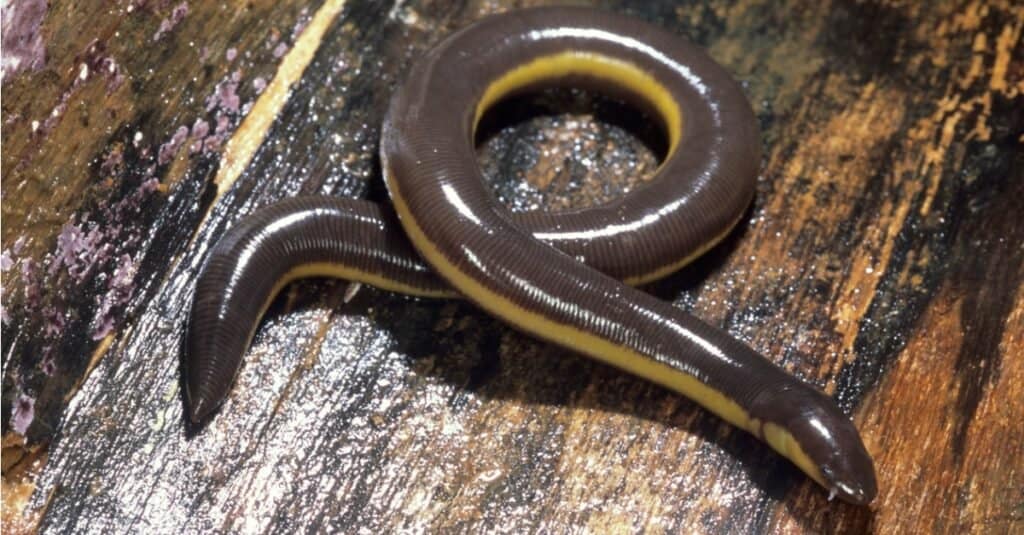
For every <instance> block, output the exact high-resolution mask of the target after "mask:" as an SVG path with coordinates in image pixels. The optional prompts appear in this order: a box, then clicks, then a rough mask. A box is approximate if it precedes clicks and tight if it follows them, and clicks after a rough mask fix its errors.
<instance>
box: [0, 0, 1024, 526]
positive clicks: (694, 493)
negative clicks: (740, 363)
mask: <svg viewBox="0 0 1024 535" xmlns="http://www.w3.org/2000/svg"><path fill="white" fill-rule="evenodd" d="M535 3H545V2H497V1H488V0H474V1H470V2H458V1H452V0H418V1H408V2H406V1H403V2H398V3H396V4H395V3H389V2H374V1H369V0H347V1H342V0H330V1H325V2H315V3H279V2H268V1H262V0H259V1H251V2H248V3H246V4H238V5H234V4H230V5H229V4H224V5H221V4H214V3H206V2H203V3H200V2H187V1H181V2H175V1H155V2H145V1H132V2H117V3H112V2H97V1H89V2H75V3H72V2H62V1H54V2H49V3H47V2H21V3H18V4H17V5H12V6H10V7H7V8H5V12H4V37H3V39H4V43H3V47H4V77H3V96H4V99H3V102H2V109H3V112H2V113H3V115H2V133H3V152H2V173H3V176H2V186H3V191H2V196H3V229H2V231H0V237H2V246H3V257H2V259H0V260H2V269H3V292H4V293H3V306H4V309H3V312H4V318H3V331H2V335H3V341H2V349H3V395H2V424H3V446H4V448H3V522H4V529H5V531H7V530H11V531H14V532H34V531H43V532H65V531H76V532H77V531H83V532H101V531H116V532H135V531H144V532H181V531H184V532H205V531H223V532H253V531H270V530H275V531H277V530H282V529H283V530H295V529H303V530H310V531H317V530H328V529H333V530H336V531H343V532H358V531H366V532H378V531H415V532H422V531H431V532H433V531H456V532H462V531H481V530H487V531H511V532H521V531H553V532H575V531H584V532H634V531H650V532H654V533H663V532H679V531H685V532H694V531H696V532H707V533H734V532H758V533H773V532H786V533H803V532H806V533H820V532H841V533H863V532H872V531H877V532H882V533H893V532H899V533H903V532H914V533H917V532H928V533H962V532H974V533H1012V532H1019V531H1021V530H1024V426H1021V425H1020V420H1021V418H1022V417H1024V390H1022V386H1021V385H1024V359H1022V358H1021V355H1024V290H1022V285H1021V281H1022V279H1024V218H1022V216H1021V214H1022V213H1024V171H1022V170H1024V150H1022V148H1024V96H1022V94H1024V53H1022V47H1021V34H1022V31H1024V8H1022V7H1020V6H1019V5H1016V4H1015V3H1014V2H1011V1H1010V0H967V1H964V2H929V3H924V2H920V3H918V2H893V1H882V0H878V1H874V2H864V1H853V0H827V1H823V2H805V1H798V0H786V1H782V2H769V1H766V0H734V1H710V2H683V3H679V2H660V1H656V2H644V3H642V4H641V3H631V2H621V3H619V2H598V3H597V4H599V5H601V6H602V7H605V8H607V9H611V10H615V11H620V12H624V13H628V14H631V15H633V16H638V17H641V18H644V19H647V20H650V21H652V22H654V23H656V24H659V25H661V26H663V27H666V28H670V29H672V30H673V31H675V32H677V33H679V34H680V35H682V36H684V37H686V38H689V39H691V40H693V41H695V42H697V43H699V44H701V45H702V46H705V47H707V49H708V50H709V51H710V53H711V55H712V56H714V57H715V58H716V59H717V60H718V61H720V62H721V63H722V64H723V65H725V66H726V67H727V68H728V69H729V70H730V71H731V72H733V73H734V74H735V75H736V77H737V78H738V79H740V80H741V81H742V82H743V83H744V86H745V88H746V90H747V92H748V95H749V97H750V99H751V102H752V103H753V104H754V107H755V110H756V111H757V114H758V117H759V120H760V122H761V125H762V129H763V134H764V135H763V137H764V144H765V155H766V156H765V160H764V164H763V166H762V176H761V180H760V181H759V191H758V195H757V199H756V201H755V204H754V206H753V207H752V208H751V210H750V212H749V214H748V217H747V218H746V220H745V222H744V223H743V224H741V226H740V228H739V229H738V230H737V231H736V232H735V233H734V234H733V235H732V236H730V238H729V239H728V240H726V242H725V243H724V244H723V245H721V246H719V247H717V248H716V249H715V250H713V251H712V252H711V253H709V254H708V255H706V257H704V258H702V259H701V260H699V261H698V262H697V263H695V264H694V265H692V266H690V267H687V268H686V269H684V270H683V271H682V272H680V273H679V274H677V275H674V276H672V277H670V278H669V279H668V280H665V281H662V282H659V283H657V284H655V285H652V286H651V287H650V288H649V290H650V291H651V292H652V293H654V294H656V295H659V296H661V297H663V298H665V299H669V300H673V301H674V302H676V303H677V304H678V306H680V307H683V308H685V309H687V310H690V311H692V312H693V313H695V314H697V315H698V316H700V317H702V318H704V319H705V320H707V321H709V322H711V323H713V324H716V325H720V326H722V327H724V328H726V329H728V330H729V331H730V332H732V333H734V334H735V335H736V336H738V337H740V338H742V339H744V340H746V341H748V342H749V343H750V344H752V345H753V346H754V347H755V348H757V349H759V350H761V351H762V352H764V353H765V354H766V355H769V356H770V358H772V359H774V360H775V361H777V362H779V363H780V364H782V365H783V366H785V367H786V368H787V369H788V370H790V371H791V372H792V373H794V374H795V375H798V376H800V377H802V378H804V379H805V380H807V381H810V382H812V383H814V384H816V385H818V386H820V387H822V388H823V389H825V390H826V391H827V392H828V393H829V394H831V395H833V396H834V397H835V398H836V399H837V400H838V401H839V403H840V405H841V406H842V407H843V408H844V410H847V411H849V413H850V414H851V415H852V417H853V418H854V421H855V422H856V423H857V425H858V427H859V428H860V429H861V430H862V433H863V436H864V438H865V441H866V444H867V447H868V449H869V451H870V452H871V453H872V455H873V456H874V457H875V460H876V464H877V467H878V472H879V483H880V495H879V498H878V499H877V500H876V501H875V503H874V504H873V505H872V506H871V507H869V508H857V507H852V506H848V505H845V504H841V503H837V502H829V501H827V499H826V495H825V494H824V493H823V492H821V490H820V489H819V488H817V487H816V486H815V485H814V484H813V483H812V482H810V481H808V480H807V479H806V478H805V477H803V476H802V475H801V474H800V473H799V472H798V471H797V470H796V469H795V468H793V467H792V466H790V465H789V464H788V463H787V462H786V461H783V460H781V459H780V458H779V457H778V456H776V455H775V454H773V453H772V452H771V451H770V450H768V449H767V448H766V447H764V446H763V445H761V444H760V443H759V442H757V441H756V440H755V439H753V438H752V437H749V436H747V435H745V434H743V433H741V432H739V431H736V430H734V429H732V428H730V427H729V426H727V425H725V424H724V423H722V422H721V421H719V420H717V419H716V418H714V417H712V416H710V415H709V414H707V413H705V412H704V411H702V410H700V409H699V408H698V407H697V406H695V405H694V404H693V403H690V402H689V401H687V400H685V399H681V398H679V397H678V396H675V395H673V394H671V393H668V392H666V391H664V390H661V389H659V388H658V387H655V386H652V385H649V384H647V383H645V382H643V381H640V380H638V379H634V378H632V377H629V376H625V375H623V374H621V373H619V372H617V371H615V370H613V369H610V368H607V367H604V366H601V365H599V364H595V363H593V362H591V361H589V360H586V359H584V358H581V357H578V356H575V355H573V354H570V353H568V352H565V351H562V350H558V349H555V348H552V347H549V346H546V345H544V344H542V343H539V342H537V341H534V340H532V339H530V338H528V337H525V336H523V335H521V334H519V333H517V332H515V331H513V330H511V329H509V328H507V327H505V326H503V325H502V324H500V323H499V322H497V321H496V320H493V319H491V318H489V317H487V316H485V315H484V314H482V313H481V312H479V311H477V310H476V309H474V308H473V307H472V306H470V305H468V304H465V303H451V302H442V301H417V300H412V299H408V298H404V297H401V296H393V295H389V294H386V293H384V292H378V291H375V290H373V289H365V290H363V291H361V293H360V294H359V295H358V296H357V298H356V299H355V300H354V301H352V302H350V303H344V302H343V295H344V290H345V283H344V282H342V281H307V282H301V283H298V284H295V285H292V286H291V287H290V288H289V289H288V290H286V292H285V294H284V295H283V296H282V297H281V298H280V299H278V300H277V302H276V303H275V305H274V307H273V308H272V310H271V312H270V313H269V314H268V317H267V319H266V320H265V322H264V324H263V326H262V327H261V329H260V332H259V334H258V336H257V339H256V341H255V343H254V346H253V348H252V350H251V352H250V354H249V355H248V357H247V359H246V363H245V366H244V368H243V370H242V373H241V375H240V377H239V379H238V382H237V383H236V387H235V389H234V391H233V393H232V396H231V398H230V399H229V400H228V402H227V404H226V405H225V407H224V409H223V410H222V411H221V413H220V414H219V415H218V416H217V417H216V418H215V420H214V421H213V422H212V423H211V424H210V425H209V426H207V427H206V428H205V429H201V430H194V429H188V428H187V427H186V426H185V424H184V421H183V417H182V409H183V404H182V399H181V388H180V369H179V368H180V345H181V337H182V333H183V325H184V322H185V319H186V311H187V304H188V302H189V299H190V298H191V293H192V288H193V285H194V277H195V275H196V271H197V269H198V267H199V266H200V265H201V263H202V261H203V259H204V257H205V254H206V252H207V251H208V249H209V247H210V246H211V245H212V243H214V242H215V240H216V239H217V237H218V236H220V235H221V234H222V233H223V232H224V230H225V229H226V228H227V227H229V226H230V225H231V224H232V223H233V222H234V221H237V220H238V219H239V218H240V217H243V216H244V215H245V214H246V213H249V212H251V211H252V210H253V209H254V208H255V207H257V206H262V205H265V204H267V203H270V202H273V201H274V200H276V199H280V198H284V197H287V196H290V195H294V194H296V193H299V192H303V193H314V192H320V193H330V194H334V195H341V196H350V197H369V198H373V199H379V200H385V194H384V192H383V188H382V186H381V184H380V178H379V165H378V161H377V156H376V149H377V138H378V134H379V123H380V120H381V117H382V115H383V110H384V106H385V105H386V103H387V100H388V96H389V95H390V92H391V89H392V88H393V87H394V85H395V84H396V83H398V82H399V81H400V80H401V78H402V75H403V73H404V72H406V70H407V69H408V68H409V65H410V64H411V63H412V62H413V61H415V59H416V58H417V57H418V56H419V55H421V54H422V53H423V51H425V50H426V49H428V48H429V47H430V46H431V45H432V44H433V43H434V42H436V41H437V40H438V39H440V38H441V37H443V36H444V35H445V34H447V33H448V32H450V31H452V30H454V29H456V28H458V27H461V26H463V25H465V24H468V23H469V22H471V21H473V20H476V19H477V18H479V17H481V16H484V15H486V14H488V13H493V12H496V11H503V10H507V9H512V8H515V7H520V6H523V5H532V4H535ZM496 117H497V118H498V121H497V124H495V125H494V128H493V129H491V135H489V136H487V137H486V139H484V140H482V142H481V145H480V149H479V153H480V161H481V165H482V166H483V167H484V169H485V171H486V172H487V173H488V175H489V179H490V180H491V182H492V183H493V185H494V188H495V191H496V193H497V195H498V196H499V198H501V199H502V201H503V202H506V203H507V204H509V205H510V206H511V207H513V209H530V208H534V207H544V208H547V209H564V208H567V207H572V206H585V205H588V204H593V203H596V202H601V201H602V200H605V199H608V198H611V197H614V196H615V195H618V194H621V192H623V191H625V190H628V189H629V188H633V187H637V186H638V185H639V184H640V183H641V182H642V181H643V180H644V178H645V176H648V174H649V172H650V170H651V169H653V168H654V166H656V161H657V152H658V144H657V140H656V139H654V140H653V141H652V139H651V136H650V135H649V134H650V132H649V131H648V129H646V127H645V121H644V120H643V118H642V117H637V116H635V115H631V114H630V112H629V111H628V110H623V109H621V108H619V107H616V106H615V105H614V104H613V103H608V102H606V101H603V100H601V99H600V98H596V97H594V96H592V95H586V94H583V95H580V94H575V93H567V92H562V93H554V94H546V95H541V96H539V97H534V98H532V99H526V100H525V101H522V102H513V103H510V104H507V105H506V106H505V107H504V108H503V109H502V110H501V112H500V113H499V114H497V116H496ZM654 137H655V138H656V136H654Z"/></svg>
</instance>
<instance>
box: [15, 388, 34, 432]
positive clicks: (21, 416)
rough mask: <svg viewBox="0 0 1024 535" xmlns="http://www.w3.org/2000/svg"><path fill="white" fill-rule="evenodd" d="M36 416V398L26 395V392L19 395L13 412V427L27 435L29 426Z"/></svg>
mask: <svg viewBox="0 0 1024 535" xmlns="http://www.w3.org/2000/svg"><path fill="white" fill-rule="evenodd" d="M35 417H36V400H35V398H32V397H29V396H26V395H25V394H24V393H22V394H19V395H18V399H17V400H15V402H14V409H13V411H12V413H11V429H13V430H14V432H15V433H18V434H19V435H22V436H25V431H28V426H29V425H31V424H32V420H34V419H35Z"/></svg>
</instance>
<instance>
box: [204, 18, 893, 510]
mask: <svg viewBox="0 0 1024 535" xmlns="http://www.w3.org/2000/svg"><path fill="white" fill-rule="evenodd" d="M549 86H572V87H581V86H582V87H588V88H593V89H596V90H598V91H600V92H602V93H606V94H610V95H612V96H615V97H618V98H622V99H624V100H626V101H628V102H630V103H632V104H633V105H635V106H636V107H638V108H641V109H644V110H649V111H651V112H652V113H653V115H654V116H655V117H657V118H658V119H659V120H660V121H661V122H662V125H663V127H664V130H665V132H666V136H667V138H668V146H669V149H668V153H667V155H666V157H665V160H664V162H663V163H662V165H661V166H660V167H659V169H658V171H657V175H656V176H655V177H654V179H653V180H652V182H651V184H650V185H648V186H646V187H644V188H640V189H638V190H637V191H635V192H632V193H630V194H629V195H627V196H625V197H623V198H621V199H619V200H617V201H615V202H612V203H608V204H605V205H602V206H599V207H596V208H591V209H587V210H579V211H573V212H567V213H557V214H545V213H530V214H518V215H515V216H513V215H511V214H509V213H507V212H506V211H505V210H504V209H503V208H502V207H501V206H499V205H497V204H496V203H495V201H494V199H493V196H492V194H491V193H490V192H489V191H488V190H487V188H486V187H485V186H484V184H483V181H482V177H481V175H480V170H479V167H478V164H477V161H476V156H475V152H474V148H473V139H474V134H475V129H476V125H477V123H478V121H479V119H480V117H481V115H482V114H483V113H484V111H486V109H487V108H488V107H489V106H491V105H492V104H494V103H496V102H497V101H498V100H500V99H502V98H505V97H507V96H509V95H512V94H515V93H518V92H522V91H529V90H533V89H537V88H543V87H549ZM759 148H760V139H759V134H758V129H757V125H756V121H755V118H754V116H753V113H752V111H751V110H750V106H749V104H748V103H747V102H746V100H745V98H744V96H743V94H742V91H741V90H740V88H739V87H738V85H737V84H736V83H735V82H734V81H733V80H732V79H731V78H730V77H729V75H728V74H727V73H726V72H725V71H724V70H723V69H722V68H721V67H720V66H718V65H717V64H716V63H714V61H712V60H711V59H710V58H708V57H707V56H706V55H705V54H704V53H703V52H702V51H700V50H699V49H697V48H695V47H693V46H691V45H689V44H688V43H685V42H683V41H680V40H679V39H678V38H676V37H675V36H673V35H671V34H669V33H667V32H665V31H663V30H660V29H658V28H655V27H652V26H649V25H647V24H644V23H642V22H639V21H635V20H632V19H628V18H621V17H617V16H614V15H611V14H607V13H603V12H599V11H594V10H588V9H575V8H544V9H534V10H524V11H518V12H512V13H508V14H505V15H500V16H496V17H491V18H487V19H484V20H482V21H480V22H478V23H476V24H474V25H473V26H470V27H469V28H466V29H464V30H461V31H459V32H457V33H455V34H453V35H452V36H450V37H448V38H447V39H446V40H444V41H443V42H442V43H441V44H440V45H438V46H437V47H436V48H434V49H433V50H432V51H431V52H429V53H428V54H427V55H426V56H425V57H423V58H422V59H421V60H420V61H418V62H417V64H416V66H415V67H414V68H413V70H412V71H411V72H410V74H409V76H408V78H407V79H406V81H405V82H404V84H403V85H402V87H401V88H399V90H398V91H397V93H396V94H395V95H394V97H393V98H392V101H391V106H390V108H389V110H388V114H387V117H386V120H385V123H384V128H383V133H382V140H381V161H382V166H383V171H384V176H385V181H386V183H387V187H388V191H389V193H390V194H391V198H392V202H393V206H394V213H392V212H391V211H390V210H389V209H387V208H383V207H380V206H376V205H373V204H371V203H366V202H361V201H351V200H340V199H330V198H299V199H292V200H288V201H284V202H282V203H279V204H277V205H274V206H272V207H269V208H267V209H265V210H261V211H259V212H257V213H256V214H254V215H253V216H252V217H251V218H249V219H246V220H245V221H243V222H242V223H240V224H239V226H238V227H236V228H234V229H232V230H231V231H230V232H229V233H228V235H226V236H225V238H224V239H222V241H221V242H220V243H219V244H218V245H217V247H216V249H215V250H214V252H213V253H212V255H211V258H210V260H209V261H208V264H207V266H206V268H205V270H204V272H203V274H202V275H201V277H200V280H199V283H198V287H197V290H196V298H195V303H194V306H193V311H192V317H191V320H190V329H189V342H188V343H189V348H188V351H189V355H188V361H187V364H188V374H189V377H188V387H189V392H188V396H189V400H190V409H191V413H192V414H191V416H192V419H193V420H195V421H199V420H202V419H203V418H204V417H206V416H207V415H208V414H209V413H210V411H212V410H213V409H214V408H215V407H216V406H217V405H218V404H219V403H220V402H221V401H222V400H223V398H224V396H225V395H226V393H227V392H228V390H229V388H230V386H231V382H232V381H233V378H234V376H235V374H236V373H237V370H238V368H239V365H240V362H241V357H242V354H244V352H245V350H246V348H247V346H248V344H249V341H250V339H251V337H252V334H253V332H254V329H255V327H256V325H257V323H258V319H259V317H260V316H261V315H262V312H263V310H265V308H266V305H267V304H268V303H269V300H270V298H271V297H272V296H273V294H274V293H276V291H277V290H279V289H280V287H281V286H282V285H284V284H285V283H287V281H289V280H291V279H294V278H297V277H301V276H310V275H332V276H339V277H344V278H347V279H351V280H357V281H361V282H367V283H370V284H374V285H377V286H380V287H383V288H385V289H390V290H395V291H400V292H405V293H411V294H416V295H424V296H451V295H461V296H464V297H465V298H467V299H469V300H471V301H473V302H474V303H476V304H477V305H479V306H480V307H481V308H482V309H484V310H486V311H487V312H489V313H491V314H493V315H495V316H497V317H499V318H502V319H503V320H505V321H506V322H508V323H510V324H512V325H514V326H516V327H518V328H520V329H522V330H524V331H526V332H528V333H530V334H532V335H534V336H536V337H538V338H541V339H545V340H548V341H551V342H553V343H556V344H559V345H561V346H564V347H567V348H570V349H572V350H574V351H579V352H581V353H583V354H586V355H588V356H591V357H593V358H595V359H597V360H600V361H602V362H606V363H608V364H611V365H613V366H616V367H619V368H621V369H624V370H626V371H629V372H631V373H634V374H637V375H639V376H641V377H644V378H646V379H649V380H651V381H653V382H656V383H659V384H661V385H664V386H665V387H667V388H669V389H672V390H674V391H677V392H679V393H681V394H683V395H686V396H687V397H690V398H691V399H693V400H695V401H697V402H698V403H700V404H701V405H703V406H705V407H706V408H708V409H709V410H711V411H713V412H715V413H716V414H718V415H719V416H721V417H722V418H724V419H725V420H727V421H729V422H730V423H732V424H734V425H736V426H738V427H740V428H742V429H745V430H747V431H749V432H751V433H753V434H754V435H756V436H758V437H759V438H761V439H763V440H764V441H765V442H767V443H768V444H769V445H771V446H772V447H773V448H774V449H776V450H777V451H779V452H780V453H781V454H783V455H784V456H786V457H787V458H789V459H790V460H792V461H793V462H794V463H795V464H796V465H797V466H798V467H800V468H801V469H802V470H803V471H804V472H806V473H807V474H808V475H809V476H810V477H811V478H813V479H814V480H815V481H817V482H818V483H820V484H822V485H823V486H825V487H826V488H828V489H829V490H830V492H832V493H835V494H837V495H838V496H840V497H841V498H843V499H845V500H847V501H850V502H853V503H867V502H868V501H870V500H871V499H872V498H873V497H874V494H875V476H874V468H873V465H872V462H871V459H870V457H869V456H868V454H867V452H866V451H865V449H864V446H863V444H862V442H861V440H860V437H859V436H858V434H857V431H856V429H855V428H854V427H853V425H852V424H851V423H850V421H849V420H848V419H847V418H846V416H845V415H843V414H842V413H841V411H839V409H838V408H837V407H836V406H835V404H834V403H833V402H832V401H831V400H830V399H829V398H827V397H825V396H824V395H822V394H821V393H820V392H818V391H817V390H815V389H814V388H812V387H810V386H808V385H806V384H804V383H802V382H800V381H798V380H796V379H794V378H793V377H791V376H789V375H788V374H786V373H785V372H784V371H783V370H781V369H780V368H778V367H777V366H775V365H774V364H772V363H771V362H770V361H768V360H767V359H765V358H764V357H762V356H760V355H759V354H757V353H756V352H755V351H754V350H752V349H751V348H750V347H748V346H747V345H745V344H743V343H742V342H739V341H737V340H735V339H734V338H732V337H731V336H729V335H728V334H726V333H724V332H723V331H721V330H719V329H716V328H714V327H711V326H709V325H707V324H705V323H703V322H701V321H700V320H698V319H696V318H694V317H693V316H691V315H689V314H687V313H685V312H683V311H681V310H679V309H677V308H675V307H673V306H672V305H671V304H668V303H665V302H663V301H661V300H658V299H656V298H654V297H652V296H650V295H648V294H646V293H644V292H641V291H638V290H635V289H633V288H632V287H630V286H629V285H630V284H638V283H642V282H646V281H649V280H653V279H656V278H658V277H661V276H664V275H665V274H667V273H670V272H672V271H674V270H676V269H678V268H679V267H680V266H682V265H684V264H685V263H687V262H689V261H690V260H691V259H692V258H693V257H694V256H696V255H698V254H700V253H702V252H703V251H705V250H706V249H707V248H708V247H710V246H712V245H713V244H714V243H716V242H717V241H718V240H720V239H721V238H722V237H723V236H724V235H725V234H726V233H728V232H729V230H730V229H731V228H732V227H733V226H734V224H735V223H736V222H737V221H738V219H739V217H740V216H741V214H742V213H743V211H744V210H745V208H746V207H747V205H748V204H749V203H750V200H751V198H752V195H753V191H754V181H755V179H756V176H757V170H758V165H759V160H760V152H759ZM396 215H397V218H396Z"/></svg>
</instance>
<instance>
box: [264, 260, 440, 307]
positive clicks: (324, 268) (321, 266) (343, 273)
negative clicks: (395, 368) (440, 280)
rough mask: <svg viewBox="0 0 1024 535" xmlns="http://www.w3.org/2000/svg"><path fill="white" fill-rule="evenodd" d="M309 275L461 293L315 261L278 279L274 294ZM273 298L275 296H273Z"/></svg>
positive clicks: (415, 291) (432, 293) (402, 289)
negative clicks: (433, 288)
mask: <svg viewBox="0 0 1024 535" xmlns="http://www.w3.org/2000/svg"><path fill="white" fill-rule="evenodd" d="M309 277H333V278H336V279H345V280H348V281H352V282H361V283H364V284H369V285H370V286H373V287H375V288H380V289H381V290H387V291H389V292H397V293H400V294H405V295H412V296H416V297H447V298H451V297H459V294H458V293H456V292H454V291H450V290H426V289H423V288H417V287H415V286H410V285H408V284H403V283H401V282H398V281H395V280H392V279H388V278H385V277H383V276H381V275H378V274H376V273H369V272H366V271H360V270H358V269H355V268H352V267H349V266H346V265H344V264H334V263H331V262H313V263H310V264H303V265H301V266H298V267H294V268H292V269H291V270H289V271H288V273H285V274H284V276H282V277H281V278H280V279H279V280H278V282H277V284H276V285H275V288H274V292H273V294H276V293H277V292H279V291H281V288H284V287H285V286H286V285H288V283H290V282H292V281H295V280H297V279H305V278H309ZM271 299H273V297H271Z"/></svg>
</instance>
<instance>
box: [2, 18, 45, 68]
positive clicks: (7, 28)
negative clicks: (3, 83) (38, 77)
mask: <svg viewBox="0 0 1024 535" xmlns="http://www.w3.org/2000/svg"><path fill="white" fill-rule="evenodd" d="M46 4H47V3H46V1H45V0H23V1H20V2H14V3H13V4H12V5H8V4H7V2H4V8H3V10H2V15H0V16H2V26H3V37H2V43H3V46H2V48H3V59H2V67H0V80H6V79H7V77H8V76H10V75H13V74H17V73H19V72H23V71H35V70H37V69H41V68H42V67H43V65H45V64H46V47H45V46H44V45H43V34H42V32H41V31H40V29H41V28H42V25H43V19H45V18H46Z"/></svg>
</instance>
